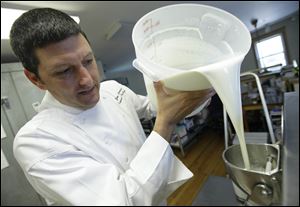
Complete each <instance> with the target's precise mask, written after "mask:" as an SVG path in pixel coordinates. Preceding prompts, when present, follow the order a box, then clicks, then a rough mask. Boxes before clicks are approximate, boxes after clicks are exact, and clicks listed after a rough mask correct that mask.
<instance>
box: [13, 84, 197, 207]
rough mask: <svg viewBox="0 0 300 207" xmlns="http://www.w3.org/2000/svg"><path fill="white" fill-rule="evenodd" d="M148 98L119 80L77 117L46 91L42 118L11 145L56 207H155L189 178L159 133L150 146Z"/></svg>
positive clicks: (103, 88) (31, 179)
mask: <svg viewBox="0 0 300 207" xmlns="http://www.w3.org/2000/svg"><path fill="white" fill-rule="evenodd" d="M150 115H153V112H152V111H151V104H149V101H148V99H146V97H144V96H139V95H136V94H135V93H133V92H132V91H131V90H130V89H129V88H127V87H125V86H123V85H120V84H118V83H117V82H115V81H105V82H102V83H101V87H100V100H99V102H98V103H97V104H96V105H95V106H94V107H93V108H91V109H88V110H79V109H76V108H72V107H69V106H66V105H63V104H61V103H59V102H58V101H57V100H55V99H54V97H53V96H52V95H51V94H50V93H48V92H46V95H45V97H44V99H43V101H42V103H41V105H40V107H39V113H38V114H37V115H36V116H35V117H33V119H32V120H30V121H29V122H28V123H26V125H24V126H23V127H22V128H21V129H20V130H19V132H18V133H17V135H16V137H15V140H14V155H15V157H16V159H17V161H18V163H19V164H20V166H21V167H22V169H23V171H24V173H25V176H26V177H27V179H28V180H29V182H30V183H31V185H32V186H33V187H34V189H35V190H36V191H37V192H38V193H39V194H40V195H42V196H43V197H44V198H45V199H46V200H47V201H48V202H49V203H50V204H51V205H114V206H117V205H157V204H159V203H161V202H162V201H163V200H165V199H166V198H167V196H168V195H170V194H171V193H172V192H173V191H174V190H175V189H177V188H178V187H179V186H180V185H182V184H183V183H184V182H185V181H186V180H187V179H189V178H191V177H192V175H193V174H192V173H191V171H189V170H188V169H187V168H186V167H185V166H184V164H183V163H182V162H181V161H180V160H179V159H178V158H176V156H175V155H174V154H173V152H172V149H171V147H170V145H169V143H168V142H167V141H166V140H165V139H163V138H162V137H161V136H160V135H159V134H158V133H156V132H154V131H152V133H151V134H150V135H149V136H148V138H147V139H146V136H145V134H144V131H143V128H142V126H141V124H140V118H142V117H147V118H149V117H150Z"/></svg>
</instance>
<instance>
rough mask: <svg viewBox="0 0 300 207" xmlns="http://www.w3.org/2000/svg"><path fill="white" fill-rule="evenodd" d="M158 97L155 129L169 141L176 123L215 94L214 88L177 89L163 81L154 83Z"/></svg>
mask: <svg viewBox="0 0 300 207" xmlns="http://www.w3.org/2000/svg"><path fill="white" fill-rule="evenodd" d="M154 88H155V91H156V97H157V116H156V121H155V125H154V129H153V130H154V131H156V132H157V133H159V134H160V135H161V136H162V137H164V138H165V139H166V140H167V141H169V140H170V137H171V133H172V131H173V130H174V128H175V126H176V124H177V123H178V122H179V121H181V120H182V119H183V118H184V117H186V116H187V115H188V114H190V113H191V112H192V111H193V110H195V109H196V108H197V107H198V106H200V105H201V104H203V103H204V102H205V101H206V100H208V99H209V98H210V97H212V96H213V95H214V94H215V91H214V90H213V89H205V90H201V91H175V90H171V89H167V88H165V87H164V86H163V83H162V82H161V81H158V82H155V83H154Z"/></svg>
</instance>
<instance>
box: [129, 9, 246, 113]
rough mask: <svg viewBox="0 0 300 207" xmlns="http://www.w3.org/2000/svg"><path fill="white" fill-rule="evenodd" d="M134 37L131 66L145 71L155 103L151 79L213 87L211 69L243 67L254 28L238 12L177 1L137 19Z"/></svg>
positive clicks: (179, 86)
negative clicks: (247, 25) (178, 2)
mask: <svg viewBox="0 0 300 207" xmlns="http://www.w3.org/2000/svg"><path fill="white" fill-rule="evenodd" d="M132 40H133V44H134V47H135V53H136V59H135V60H134V61H133V66H134V67H135V68H136V69H138V70H139V71H141V72H142V73H143V76H144V80H145V85H146V89H147V93H148V96H149V98H150V100H151V102H152V103H153V104H154V105H156V94H155V89H154V87H153V81H158V80H162V81H163V83H164V84H165V86H166V87H168V88H171V89H175V90H182V91H193V90H201V89H206V88H211V87H212V84H211V83H212V81H214V80H212V79H214V78H212V76H210V74H211V73H212V72H213V71H216V70H218V69H219V68H223V67H224V66H227V67H228V70H229V72H230V70H232V72H233V73H237V71H238V73H239V69H240V64H241V62H242V60H243V59H244V56H245V55H246V54H247V52H248V51H249V49H250V46H251V36H250V33H249V31H248V29H247V28H246V26H245V25H244V24H243V23H242V22H241V21H240V20H239V19H238V18H236V17H235V16H233V15H232V14H230V13H228V12H226V11H223V10H221V9H218V8H214V7H211V6H204V5H201V4H175V5H170V6H166V7H162V8H159V9H156V10H153V11H151V12H149V13H148V14H146V15H144V16H143V17H142V18H141V19H140V20H139V21H138V22H137V23H136V24H135V26H134V28H133V32H132ZM223 71H224V70H223ZM213 73H215V72H213ZM238 78H239V74H238ZM214 85H215V84H214ZM216 92H217V93H218V92H219V93H220V91H218V90H216ZM219 93H218V94H219ZM221 100H222V97H221ZM205 104H207V103H204V104H203V105H202V108H203V107H204V105H205ZM202 108H201V107H200V108H199V109H198V110H197V111H200V110H201V109H202Z"/></svg>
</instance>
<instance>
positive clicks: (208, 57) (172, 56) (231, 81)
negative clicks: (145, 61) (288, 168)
mask: <svg viewBox="0 0 300 207" xmlns="http://www.w3.org/2000/svg"><path fill="white" fill-rule="evenodd" d="M187 30H188V31H186V32H181V35H179V36H178V29H177V30H176V32H175V33H174V34H173V33H172V31H166V32H164V33H162V32H160V33H158V34H155V35H152V36H151V37H150V38H148V39H147V40H146V41H145V42H144V47H143V53H144V54H145V55H146V56H148V57H149V58H150V59H151V60H152V61H153V62H156V63H159V64H161V65H165V66H168V67H172V68H175V69H179V70H177V72H175V73H174V74H172V75H171V76H170V74H166V75H168V76H170V77H168V78H164V79H163V82H164V84H165V85H166V86H167V87H168V88H172V89H176V90H184V91H187V90H202V89H205V88H210V87H213V88H214V89H215V91H216V92H217V94H218V95H219V97H220V99H221V101H222V102H223V104H224V106H225V108H226V111H227V112H228V115H229V117H230V119H231V121H232V124H233V126H234V128H235V131H236V133H237V136H238V139H239V143H240V146H241V152H242V157H243V160H244V166H245V168H246V169H250V163H249V157H248V152H247V148H246V143H245V137H244V126H243V116H242V104H241V92H240V64H241V61H242V59H243V57H242V56H239V55H237V54H234V53H233V50H232V49H231V48H230V46H229V45H228V44H227V43H226V42H224V41H220V42H219V43H215V44H214V45H213V44H210V43H207V42H205V41H203V40H202V39H201V34H200V33H199V31H195V30H191V29H187ZM183 34H184V35H183ZM221 61H223V62H222V63H220V62H221ZM219 63H220V64H219ZM209 64H210V66H208V67H206V66H207V65H209ZM204 66H205V67H204ZM198 67H200V68H198ZM197 68H198V69H197ZM178 71H179V72H178ZM145 81H146V88H147V92H148V96H149V97H150V100H151V101H152V103H154V104H155V103H156V95H155V90H154V88H153V86H152V81H151V80H148V79H147V78H145Z"/></svg>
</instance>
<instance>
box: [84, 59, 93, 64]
mask: <svg viewBox="0 0 300 207" xmlns="http://www.w3.org/2000/svg"><path fill="white" fill-rule="evenodd" d="M92 62H93V59H88V60H86V61H85V65H90V64H91V63H92Z"/></svg>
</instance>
